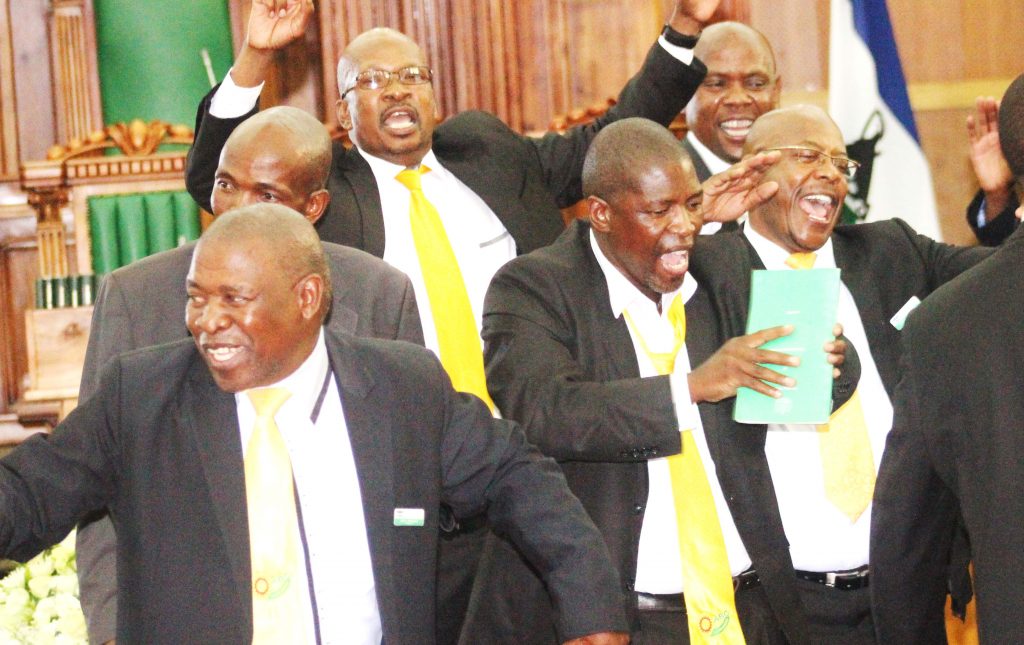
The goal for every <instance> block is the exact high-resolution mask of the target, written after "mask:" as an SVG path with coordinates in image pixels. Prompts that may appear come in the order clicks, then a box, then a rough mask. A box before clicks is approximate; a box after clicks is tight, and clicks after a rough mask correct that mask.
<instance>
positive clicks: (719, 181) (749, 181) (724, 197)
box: [702, 150, 782, 222]
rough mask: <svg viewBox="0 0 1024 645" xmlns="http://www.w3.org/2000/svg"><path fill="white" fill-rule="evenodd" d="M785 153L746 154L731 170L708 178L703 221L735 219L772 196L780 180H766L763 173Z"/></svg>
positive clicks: (705, 185)
mask: <svg viewBox="0 0 1024 645" xmlns="http://www.w3.org/2000/svg"><path fill="white" fill-rule="evenodd" d="M781 155H782V153H781V152H779V151H778V150H773V151H772V152H759V153H757V154H756V155H750V156H749V157H744V158H743V159H741V160H740V161H738V162H737V163H736V164H734V165H732V166H730V167H729V168H728V169H726V170H724V171H722V172H720V173H718V174H717V175H712V176H711V177H708V179H707V181H705V182H704V184H703V186H702V188H703V189H704V203H703V208H704V221H705V222H732V221H734V220H736V219H737V218H738V217H739V216H740V215H743V213H746V212H747V211H748V210H750V209H751V208H753V207H755V206H757V205H759V204H762V203H764V202H766V201H768V200H769V199H771V198H772V197H773V196H774V195H775V193H776V192H778V190H779V184H778V182H774V181H765V182H762V179H764V174H765V173H766V172H767V171H768V169H769V168H771V167H772V164H774V163H775V162H777V161H778V160H779V157H780V156H781Z"/></svg>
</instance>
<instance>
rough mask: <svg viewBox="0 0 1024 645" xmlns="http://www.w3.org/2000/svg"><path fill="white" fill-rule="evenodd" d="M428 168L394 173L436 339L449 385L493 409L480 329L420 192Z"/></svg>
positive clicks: (433, 213)
mask: <svg viewBox="0 0 1024 645" xmlns="http://www.w3.org/2000/svg"><path fill="white" fill-rule="evenodd" d="M425 172H430V169H429V168H427V167H426V166H424V165H420V167H419V168H416V169H413V168H406V169H405V170H403V171H402V172H400V173H398V176H397V177H396V179H397V180H398V181H399V182H400V183H401V184H402V185H403V186H405V187H406V188H408V189H409V193H410V202H409V221H410V223H411V226H412V239H413V243H414V244H415V245H416V255H417V256H418V257H419V260H420V268H421V269H422V271H423V282H424V284H425V285H426V288H427V298H428V300H429V301H430V313H431V314H432V315H433V318H434V326H435V328H436V329H437V343H438V346H439V348H440V351H441V364H442V365H443V366H444V369H445V371H446V372H448V377H449V378H451V380H452V386H453V387H454V388H455V389H456V390H458V391H460V392H470V393H472V394H475V395H477V396H478V397H480V398H481V399H483V401H484V402H485V403H486V404H487V405H488V406H489V407H490V408H491V410H492V411H493V410H494V403H493V402H492V401H491V397H490V395H489V394H488V393H487V379H486V377H485V376H484V357H483V351H482V349H481V347H480V334H479V332H478V331H477V328H476V319H475V318H474V317H473V308H472V307H471V306H470V304H469V295H468V294H467V293H466V283H465V282H464V281H463V279H462V271H460V270H459V263H458V262H457V261H456V259H455V253H454V252H453V251H452V245H451V243H450V242H449V241H448V236H447V235H446V234H445V231H444V225H443V224H442V223H441V217H440V216H439V215H438V214H437V209H436V208H434V205H433V204H431V203H430V202H429V201H428V200H427V197H426V196H425V195H424V194H423V188H422V185H421V183H420V175H422V174H423V173H425Z"/></svg>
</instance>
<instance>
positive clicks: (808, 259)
mask: <svg viewBox="0 0 1024 645" xmlns="http://www.w3.org/2000/svg"><path fill="white" fill-rule="evenodd" d="M817 257H818V256H817V254H815V253H794V254H792V255H790V256H789V257H788V258H786V266H788V267H790V268H793V269H800V270H802V269H813V268H814V261H815V260H816V259H817Z"/></svg>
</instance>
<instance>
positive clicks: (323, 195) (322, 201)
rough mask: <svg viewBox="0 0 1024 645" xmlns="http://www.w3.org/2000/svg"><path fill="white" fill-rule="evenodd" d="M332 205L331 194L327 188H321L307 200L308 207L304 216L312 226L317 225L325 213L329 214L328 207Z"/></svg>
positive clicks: (303, 212) (304, 210) (304, 211)
mask: <svg viewBox="0 0 1024 645" xmlns="http://www.w3.org/2000/svg"><path fill="white" fill-rule="evenodd" d="M330 203H331V194H330V193H329V192H327V189H326V188H321V189H320V190H318V191H316V192H315V193H313V194H312V195H310V196H309V199H307V200H306V207H305V208H304V209H303V211H302V216H303V217H305V218H306V219H307V220H308V221H309V223H310V224H316V223H317V222H318V221H319V220H320V218H321V217H323V216H324V213H326V212H327V205H328V204H330Z"/></svg>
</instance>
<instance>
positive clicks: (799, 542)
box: [743, 224, 892, 571]
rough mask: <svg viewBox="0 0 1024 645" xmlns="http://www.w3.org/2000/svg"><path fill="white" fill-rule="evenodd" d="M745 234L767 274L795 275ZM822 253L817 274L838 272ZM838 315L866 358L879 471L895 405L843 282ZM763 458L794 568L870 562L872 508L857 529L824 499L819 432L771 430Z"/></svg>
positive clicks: (758, 238) (769, 248) (864, 393)
mask: <svg viewBox="0 0 1024 645" xmlns="http://www.w3.org/2000/svg"><path fill="white" fill-rule="evenodd" d="M743 233H744V235H746V236H747V239H748V240H750V243H751V244H752V245H753V246H754V249H755V250H756V251H757V253H758V255H759V256H760V257H761V261H762V262H763V263H764V265H765V268H767V269H773V270H786V269H788V270H793V269H791V268H790V267H788V266H786V259H787V258H788V257H789V255H790V253H789V252H788V251H786V250H785V249H783V248H781V247H779V246H777V245H776V244H775V243H774V242H771V241H770V240H768V239H767V238H765V237H764V236H762V235H761V234H759V233H758V232H757V231H755V230H754V229H753V227H752V226H750V225H749V224H748V225H747V226H745V227H743ZM816 253H817V257H816V259H815V261H814V267H815V268H822V269H829V268H835V266H836V261H835V255H834V253H833V250H832V240H831V239H829V240H828V241H827V242H826V243H825V245H824V246H822V247H821V248H820V249H819V250H818V251H817V252H816ZM836 317H837V319H838V322H839V323H840V324H842V326H843V335H844V336H846V338H847V340H848V341H849V342H850V343H852V344H853V346H854V347H855V348H856V349H857V354H858V356H859V357H860V363H861V377H860V382H859V383H858V385H857V389H858V391H859V392H860V399H861V404H862V407H863V409H864V420H865V422H866V423H867V429H868V438H869V440H870V442H871V451H872V456H873V457H874V460H875V472H876V473H877V472H878V464H879V463H880V461H881V459H882V449H883V448H884V447H885V437H886V435H888V434H889V430H890V428H892V402H891V401H890V400H889V395H888V394H887V393H886V391H885V386H884V385H883V384H882V378H881V377H880V376H879V375H878V367H877V366H876V365H875V360H874V358H872V356H871V347H870V346H869V345H868V339H867V335H866V334H865V332H864V324H863V322H862V321H861V318H860V313H859V312H858V310H857V303H855V302H854V300H853V295H852V294H851V293H850V290H849V289H847V288H846V285H845V284H840V289H839V307H838V311H837V314H836ZM822 360H824V356H822ZM765 453H766V455H767V457H768V467H769V468H770V470H771V473H772V481H773V482H774V484H775V496H776V498H778V501H779V511H780V512H781V514H782V524H783V526H784V527H785V529H786V537H787V538H788V539H789V544H790V554H791V555H792V557H793V565H794V566H795V567H796V568H797V569H802V570H805V571H842V570H845V569H854V568H857V567H860V566H862V565H864V564H867V562H868V537H869V535H870V531H871V506H870V505H869V506H868V508H867V510H865V511H864V513H863V514H862V515H861V516H860V517H859V518H858V519H857V521H856V522H852V523H851V522H850V518H849V517H847V516H846V515H844V514H843V513H842V512H841V511H840V510H839V509H838V508H837V507H836V506H835V505H834V504H832V502H830V501H829V500H828V498H826V497H825V482H824V477H823V475H822V469H821V453H820V448H819V440H818V433H817V430H816V427H815V426H813V425H769V426H768V437H767V440H766V442H765Z"/></svg>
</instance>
